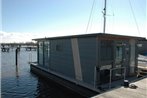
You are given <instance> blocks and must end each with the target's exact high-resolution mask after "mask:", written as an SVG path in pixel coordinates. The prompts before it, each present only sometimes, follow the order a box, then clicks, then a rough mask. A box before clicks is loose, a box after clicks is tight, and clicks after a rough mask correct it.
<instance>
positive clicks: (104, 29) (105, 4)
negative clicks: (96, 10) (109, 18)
mask: <svg viewBox="0 0 147 98" xmlns="http://www.w3.org/2000/svg"><path fill="white" fill-rule="evenodd" d="M106 7H107V0H105V2H104V9H103V17H104V25H103V33H105V31H106Z"/></svg>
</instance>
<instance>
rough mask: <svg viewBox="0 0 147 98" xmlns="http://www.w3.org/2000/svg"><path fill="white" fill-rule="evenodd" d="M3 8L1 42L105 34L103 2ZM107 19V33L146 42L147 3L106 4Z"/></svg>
mask: <svg viewBox="0 0 147 98" xmlns="http://www.w3.org/2000/svg"><path fill="white" fill-rule="evenodd" d="M129 1H130V2H129ZM93 2H94V6H93V10H92V14H91V18H90V22H89V26H88V30H87V31H86V28H87V24H88V20H89V16H90V12H91V8H92V4H93ZM0 5H1V8H0V11H1V16H0V22H1V25H0V39H1V40H0V41H1V42H26V41H31V39H34V38H41V37H54V36H65V35H75V34H89V33H102V32H103V14H102V11H103V7H104V0H1V2H0ZM106 18H107V22H106V33H110V34H119V35H129V36H140V37H146V38H147V30H146V27H147V25H146V22H147V21H146V0H107V16H106Z"/></svg>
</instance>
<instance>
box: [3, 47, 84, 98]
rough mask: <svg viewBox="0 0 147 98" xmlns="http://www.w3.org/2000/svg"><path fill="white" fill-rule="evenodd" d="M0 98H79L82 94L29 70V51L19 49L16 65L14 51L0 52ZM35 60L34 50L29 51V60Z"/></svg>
mask: <svg viewBox="0 0 147 98" xmlns="http://www.w3.org/2000/svg"><path fill="white" fill-rule="evenodd" d="M1 56H2V59H1V61H2V62H1V64H2V70H1V73H2V75H1V76H2V78H1V79H2V80H1V96H2V98H81V97H82V96H80V95H78V94H77V93H74V92H72V91H69V90H68V89H65V88H64V87H62V86H60V85H58V84H56V83H54V82H52V81H49V80H45V79H42V78H40V77H38V76H36V75H35V74H33V73H31V72H30V66H29V63H28V62H29V61H30V52H28V51H25V49H24V50H21V51H20V52H19V55H18V62H19V63H18V64H19V65H18V66H16V65H15V51H12V50H10V52H9V53H6V52H2V53H1ZM36 60H37V53H36V51H32V52H31V61H32V62H34V61H36Z"/></svg>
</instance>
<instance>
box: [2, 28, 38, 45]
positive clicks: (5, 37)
mask: <svg viewBox="0 0 147 98" xmlns="http://www.w3.org/2000/svg"><path fill="white" fill-rule="evenodd" d="M35 37H39V34H33V33H19V32H3V31H0V39H1V40H0V42H2V43H13V42H30V41H32V39H33V38H35Z"/></svg>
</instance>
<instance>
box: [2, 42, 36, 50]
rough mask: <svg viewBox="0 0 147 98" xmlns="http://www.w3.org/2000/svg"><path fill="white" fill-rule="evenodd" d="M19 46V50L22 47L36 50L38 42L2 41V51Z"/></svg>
mask: <svg viewBox="0 0 147 98" xmlns="http://www.w3.org/2000/svg"><path fill="white" fill-rule="evenodd" d="M13 48H17V49H18V50H19V51H20V49H21V48H25V50H26V51H36V50H37V44H36V43H32V42H29V43H1V51H2V52H9V51H10V49H13Z"/></svg>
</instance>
